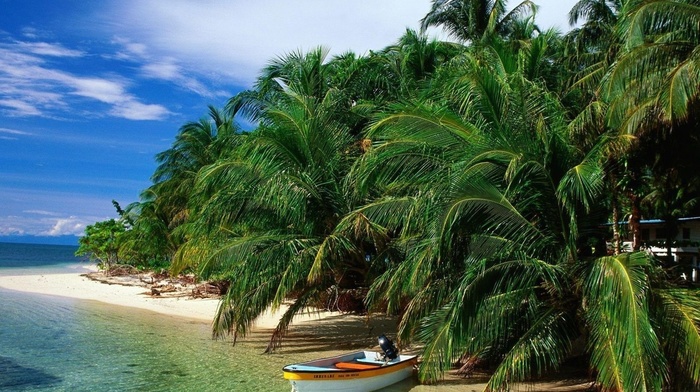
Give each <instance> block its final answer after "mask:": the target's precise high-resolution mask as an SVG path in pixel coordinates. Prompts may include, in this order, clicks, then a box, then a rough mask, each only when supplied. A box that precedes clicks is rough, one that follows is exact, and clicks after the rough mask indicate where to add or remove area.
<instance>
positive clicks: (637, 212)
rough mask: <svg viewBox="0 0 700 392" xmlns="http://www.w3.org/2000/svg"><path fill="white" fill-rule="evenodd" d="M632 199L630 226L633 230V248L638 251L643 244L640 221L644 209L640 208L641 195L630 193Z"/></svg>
mask: <svg viewBox="0 0 700 392" xmlns="http://www.w3.org/2000/svg"><path fill="white" fill-rule="evenodd" d="M630 200H631V201H632V214H631V215H630V220H629V227H630V231H631V232H632V250H634V251H638V250H639V248H640V246H641V244H642V239H641V230H640V223H639V221H640V220H641V217H642V210H641V208H640V203H641V199H640V198H639V196H637V195H635V194H633V193H630Z"/></svg>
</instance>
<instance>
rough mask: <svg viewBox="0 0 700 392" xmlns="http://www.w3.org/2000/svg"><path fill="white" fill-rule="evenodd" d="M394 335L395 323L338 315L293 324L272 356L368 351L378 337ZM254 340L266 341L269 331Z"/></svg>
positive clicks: (374, 345)
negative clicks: (277, 354)
mask: <svg viewBox="0 0 700 392" xmlns="http://www.w3.org/2000/svg"><path fill="white" fill-rule="evenodd" d="M395 333H396V320H395V319H393V318H391V317H387V316H383V315H378V316H373V317H372V318H370V319H367V317H364V316H353V315H347V314H338V315H333V316H326V317H324V318H322V319H320V320H315V321H304V322H302V323H299V324H292V325H291V326H290V327H289V331H288V333H287V335H286V336H285V338H284V339H283V340H282V346H281V347H280V348H278V349H277V350H276V351H275V352H276V353H280V354H304V353H319V354H321V355H323V352H324V351H328V352H337V351H338V350H341V351H351V350H363V349H364V350H369V349H372V348H374V347H376V346H377V337H378V336H379V335H381V334H386V335H387V336H390V337H391V338H393V337H394V336H395ZM254 335H255V336H254V337H253V336H250V337H251V338H252V339H254V340H258V339H260V340H265V341H267V340H269V338H270V336H271V335H272V330H259V331H257V332H256V333H255V334H254Z"/></svg>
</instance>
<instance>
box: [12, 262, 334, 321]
mask: <svg viewBox="0 0 700 392" xmlns="http://www.w3.org/2000/svg"><path fill="white" fill-rule="evenodd" d="M95 271H97V269H96V268H95V267H94V266H93V267H84V266H82V268H80V269H76V272H75V273H61V274H34V275H25V274H18V275H12V273H11V272H10V273H9V274H4V273H6V272H7V271H4V273H3V275H0V288H3V289H7V290H13V291H21V292H26V293H35V294H44V295H53V296H60V297H68V298H76V299H85V300H93V301H100V302H104V303H108V304H112V305H119V306H128V307H133V308H139V309H145V310H150V311H153V312H157V313H162V314H167V315H171V316H176V317H185V318H189V319H196V320H201V321H202V322H205V323H211V322H212V320H213V319H214V315H215V313H216V309H217V306H218V304H219V300H218V299H217V298H192V296H191V295H190V294H189V293H190V291H191V288H193V287H194V286H192V287H191V288H188V287H179V289H180V290H179V291H178V293H175V294H174V295H161V296H153V295H151V290H150V289H149V288H148V287H146V285H145V284H139V283H140V282H139V280H138V279H137V278H135V277H130V280H129V278H126V277H122V278H120V277H115V278H112V279H110V280H109V281H110V282H111V283H106V282H100V281H96V280H93V279H89V278H88V277H87V276H86V273H90V272H95ZM120 280H121V281H123V282H124V283H122V284H120V283H118V282H120ZM176 284H177V283H176ZM188 289H190V290H188ZM284 310H285V308H284V307H282V308H281V309H279V310H278V311H276V312H274V313H273V312H268V313H267V314H265V315H263V316H262V317H260V318H259V319H258V320H257V322H256V324H255V327H256V328H257V329H261V330H264V329H272V328H274V327H275V326H276V325H277V322H278V321H279V317H280V316H281V314H282V312H283V311H284ZM332 315H333V313H332V312H318V313H309V314H303V315H300V316H298V317H297V318H295V320H294V321H295V322H297V323H299V322H304V321H314V320H320V319H321V318H324V317H328V316H332Z"/></svg>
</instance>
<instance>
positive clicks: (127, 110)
mask: <svg viewBox="0 0 700 392" xmlns="http://www.w3.org/2000/svg"><path fill="white" fill-rule="evenodd" d="M37 53H39V54H44V55H50V56H72V57H76V56H79V55H81V53H82V52H78V51H71V50H70V49H65V48H63V47H61V46H59V45H56V44H42V43H24V42H13V43H10V44H0V85H3V86H7V88H3V90H2V91H0V107H2V108H4V109H5V110H4V112H5V113H6V114H8V115H10V116H25V117H27V116H43V117H49V116H50V113H54V112H56V111H58V110H60V111H63V112H65V111H68V110H70V109H71V108H72V107H78V106H80V107H81V110H84V109H85V108H84V105H81V102H76V101H75V99H72V98H71V97H70V96H79V97H83V98H87V99H90V100H94V101H97V102H101V103H104V104H107V105H110V106H111V110H107V111H106V112H107V113H109V114H111V115H113V116H115V117H122V118H126V119H131V120H160V119H163V118H165V117H166V116H168V115H169V114H170V112H169V111H168V110H167V109H166V108H165V107H164V106H162V105H157V104H146V103H142V102H141V101H140V100H139V99H138V98H137V97H136V96H134V95H133V94H131V93H129V92H128V91H127V87H128V82H127V81H126V80H125V79H123V78H121V77H119V76H109V77H100V76H82V75H75V74H72V73H69V72H65V71H62V70H59V69H54V68H50V67H49V65H48V64H47V63H46V62H45V61H44V59H43V58H42V57H40V56H39V55H37ZM104 112H105V111H104V110H99V111H96V112H94V113H93V115H95V116H101V115H102V113H104Z"/></svg>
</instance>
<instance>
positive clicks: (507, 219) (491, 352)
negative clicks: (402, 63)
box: [338, 57, 700, 390]
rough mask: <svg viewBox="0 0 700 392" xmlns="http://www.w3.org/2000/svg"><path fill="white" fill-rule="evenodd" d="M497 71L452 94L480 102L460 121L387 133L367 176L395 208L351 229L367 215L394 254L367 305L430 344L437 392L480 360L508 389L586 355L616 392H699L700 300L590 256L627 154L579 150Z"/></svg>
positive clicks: (519, 86)
mask: <svg viewBox="0 0 700 392" xmlns="http://www.w3.org/2000/svg"><path fill="white" fill-rule="evenodd" d="M501 58H503V57H501ZM481 64H484V63H481ZM493 66H494V68H491V69H483V68H480V67H476V66H475V67H474V68H472V69H469V70H468V71H467V76H463V77H462V78H461V79H459V80H458V81H457V82H456V84H455V85H454V86H453V88H456V89H457V91H461V92H463V93H462V94H450V95H448V99H449V97H451V96H466V97H468V99H466V100H465V99H462V100H461V101H460V102H459V104H458V105H451V106H452V107H459V108H461V111H460V112H459V113H454V112H453V111H451V110H449V109H448V108H446V107H445V106H444V104H440V103H439V102H428V103H426V102H421V103H418V104H413V105H408V106H404V107H399V108H397V109H396V111H395V112H392V113H388V114H387V115H386V116H384V117H382V118H380V119H379V120H378V121H377V122H376V124H375V125H374V126H373V128H372V129H373V131H372V132H371V133H370V134H369V137H370V138H371V139H372V140H373V141H374V145H373V147H372V150H371V153H370V154H369V155H366V156H365V157H363V159H362V160H361V161H359V162H360V163H359V165H358V167H357V168H355V169H354V173H356V174H355V176H356V177H357V178H356V180H355V181H356V183H357V186H358V188H359V189H360V191H363V192H365V193H366V194H371V193H370V192H371V189H373V188H376V187H378V189H379V191H380V192H381V195H380V197H379V198H377V199H376V200H375V201H373V202H371V203H368V204H367V205H365V206H362V207H361V208H359V209H357V210H356V211H355V212H353V213H351V214H350V215H349V216H348V217H347V218H346V219H345V221H347V222H357V221H358V220H359V217H365V219H366V220H368V221H369V222H370V223H371V224H365V227H366V230H365V231H366V232H371V233H372V234H373V235H374V237H376V238H380V239H381V240H382V241H384V242H386V244H385V245H384V246H383V247H382V246H380V245H381V244H378V245H377V246H376V247H377V249H381V251H382V254H381V256H382V257H386V258H387V259H388V260H389V262H390V267H389V269H388V270H387V272H386V273H384V274H382V275H381V276H380V277H378V278H377V280H376V281H375V282H374V283H373V285H372V287H371V289H370V292H369V295H368V301H369V302H370V303H372V304H374V305H378V304H383V303H387V304H388V308H389V309H388V310H389V311H400V312H401V322H400V338H401V341H402V342H403V343H410V342H416V343H419V344H420V345H421V346H422V347H423V349H422V352H423V362H422V364H421V368H420V373H419V374H420V378H421V380H423V381H432V380H436V379H437V378H439V377H440V375H441V373H442V372H443V371H445V370H446V369H448V368H449V367H450V365H451V364H452V363H453V362H454V361H456V360H458V359H460V358H462V359H465V358H467V359H468V360H467V363H468V364H474V363H481V364H485V365H487V366H488V365H490V366H491V367H492V368H493V374H492V376H491V379H490V381H489V385H488V387H489V389H490V390H505V389H508V388H509V386H510V385H511V384H512V383H515V382H520V381H523V380H527V379H530V378H532V377H536V376H537V375H540V374H543V373H544V372H550V371H553V370H556V369H558V367H559V366H560V365H561V364H562V363H564V361H565V360H566V359H567V358H569V357H571V356H583V357H584V358H586V359H587V360H588V363H589V364H590V367H591V370H593V372H594V374H595V375H596V379H597V381H598V383H599V385H600V386H601V387H602V388H604V389H610V390H613V389H615V390H640V389H643V388H646V389H655V390H658V389H660V388H661V386H662V385H664V384H668V383H669V375H670V374H671V373H674V375H675V374H678V375H681V377H679V378H674V381H675V380H683V382H688V383H687V384H683V383H679V384H675V385H692V386H694V387H695V388H697V386H698V385H699V384H700V375H699V374H698V373H697V371H696V370H694V369H697V368H698V367H697V359H696V355H695V353H697V352H698V351H697V350H698V349H699V348H700V345H699V343H700V339H699V338H700V330H699V329H698V323H699V322H700V314H699V312H697V311H696V310H694V308H693V306H695V304H697V303H698V300H699V299H700V298H699V297H698V294H697V292H693V291H688V290H681V289H678V288H674V287H672V286H670V285H669V284H668V283H666V282H665V281H664V279H663V277H662V275H660V274H661V272H660V270H659V268H658V266H657V265H656V264H655V262H654V261H653V259H650V258H649V257H648V256H646V255H645V254H642V253H634V254H625V255H620V256H617V257H607V256H603V257H600V256H599V255H598V256H596V255H591V253H593V252H592V251H591V250H590V248H591V246H592V244H591V243H590V242H589V241H588V239H589V238H595V235H596V234H595V232H594V231H595V229H596V227H597V226H598V224H599V223H600V221H601V219H604V216H605V215H604V214H602V213H600V212H601V211H604V205H601V201H602V200H603V199H604V198H603V196H604V195H603V189H604V187H603V184H604V173H605V171H604V163H605V159H604V158H605V157H606V156H607V151H608V150H609V149H610V148H612V147H614V145H615V144H616V143H617V141H616V140H615V139H612V138H609V137H605V138H602V139H600V140H599V142H598V143H597V144H596V145H595V146H594V148H592V149H591V150H590V151H589V152H588V153H586V154H583V153H581V152H580V151H579V150H577V149H576V148H574V147H573V146H572V144H571V143H570V141H569V139H568V135H569V133H568V131H567V129H566V124H565V121H564V118H565V117H564V111H563V109H562V108H561V107H559V105H558V103H557V100H556V99H555V98H554V96H552V95H551V94H549V93H548V92H547V91H546V90H543V89H542V88H541V87H540V86H538V85H537V84H534V83H531V82H529V81H527V79H525V78H524V77H523V74H522V71H517V72H511V73H509V72H505V73H504V72H502V70H503V69H504V68H503V66H502V65H500V64H498V63H493ZM460 86H461V87H460ZM347 226H348V227H350V226H351V225H350V224H348V225H347ZM344 227H345V225H343V224H340V225H338V230H343V229H344ZM385 233H394V234H393V235H392V236H391V237H389V240H387V237H386V235H385V236H382V234H385ZM403 303H406V305H405V306H402V304H403ZM666 312H668V315H665V314H666ZM666 317H671V318H673V319H674V320H675V321H678V322H680V324H669V323H668V322H667V320H666ZM685 317H687V319H685V320H684V321H680V320H682V319H683V318H685ZM677 327H678V328H679V330H675V329H676V328H677ZM674 330H675V332H680V331H682V332H683V334H682V335H679V334H677V333H675V334H673V333H674V332H673V331H674ZM669 334H673V336H670V335H669ZM578 341H584V342H586V343H587V344H586V345H585V347H586V348H585V350H583V351H575V350H574V348H573V347H574V346H575V345H574V343H575V342H578ZM672 370H673V371H672Z"/></svg>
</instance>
